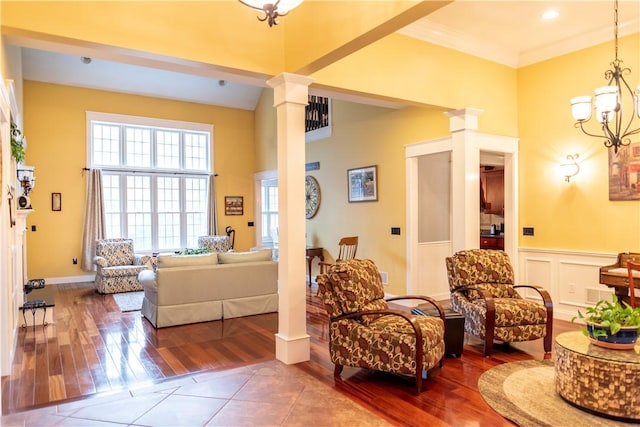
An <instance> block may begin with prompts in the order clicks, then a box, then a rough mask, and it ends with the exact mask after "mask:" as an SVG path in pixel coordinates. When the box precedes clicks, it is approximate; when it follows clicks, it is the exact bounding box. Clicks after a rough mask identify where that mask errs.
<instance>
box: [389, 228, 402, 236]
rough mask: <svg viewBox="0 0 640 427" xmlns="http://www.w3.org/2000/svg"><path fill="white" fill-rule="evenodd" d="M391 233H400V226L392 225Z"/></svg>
mask: <svg viewBox="0 0 640 427" xmlns="http://www.w3.org/2000/svg"><path fill="white" fill-rule="evenodd" d="M391 234H395V235H398V236H399V235H400V227H391Z"/></svg>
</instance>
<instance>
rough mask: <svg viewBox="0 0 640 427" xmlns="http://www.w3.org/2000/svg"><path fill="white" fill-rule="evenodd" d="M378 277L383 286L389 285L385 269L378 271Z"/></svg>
mask: <svg viewBox="0 0 640 427" xmlns="http://www.w3.org/2000/svg"><path fill="white" fill-rule="evenodd" d="M380 279H381V280H382V284H383V285H384V286H388V285H389V273H387V272H386V271H381V272H380Z"/></svg>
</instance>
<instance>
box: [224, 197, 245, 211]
mask: <svg viewBox="0 0 640 427" xmlns="http://www.w3.org/2000/svg"><path fill="white" fill-rule="evenodd" d="M243 208H244V203H243V201H242V196H225V197H224V214H225V215H242V214H243V213H244V212H243Z"/></svg>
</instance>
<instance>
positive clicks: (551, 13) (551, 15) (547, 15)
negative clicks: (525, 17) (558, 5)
mask: <svg viewBox="0 0 640 427" xmlns="http://www.w3.org/2000/svg"><path fill="white" fill-rule="evenodd" d="M558 16H560V13H559V12H558V11H557V10H553V9H549V10H547V11H545V12H544V13H543V14H542V19H544V20H545V21H550V20H552V19H556V18H557V17H558Z"/></svg>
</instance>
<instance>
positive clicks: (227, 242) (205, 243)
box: [198, 235, 231, 252]
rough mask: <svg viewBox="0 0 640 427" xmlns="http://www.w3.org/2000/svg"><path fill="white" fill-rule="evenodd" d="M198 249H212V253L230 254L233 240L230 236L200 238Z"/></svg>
mask: <svg viewBox="0 0 640 427" xmlns="http://www.w3.org/2000/svg"><path fill="white" fill-rule="evenodd" d="M198 247H199V248H203V249H204V248H207V249H211V252H228V251H229V249H231V239H230V238H229V236H218V235H211V236H200V237H198Z"/></svg>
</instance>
